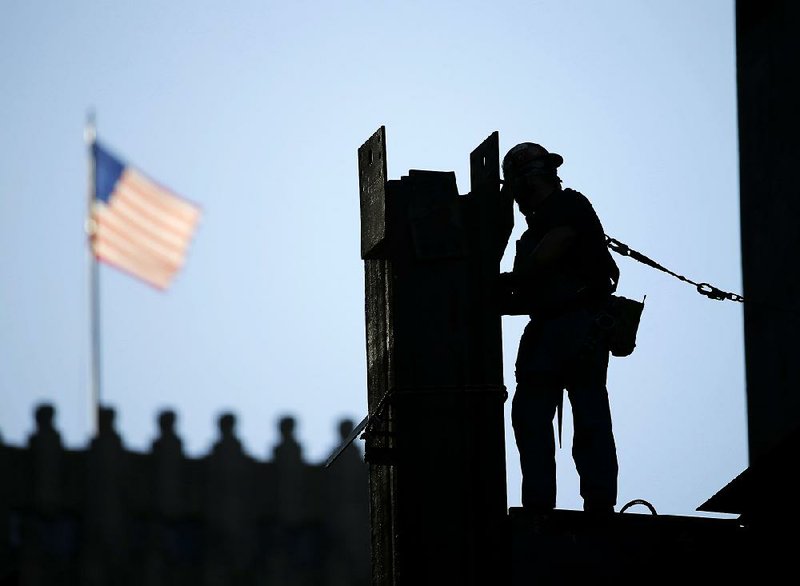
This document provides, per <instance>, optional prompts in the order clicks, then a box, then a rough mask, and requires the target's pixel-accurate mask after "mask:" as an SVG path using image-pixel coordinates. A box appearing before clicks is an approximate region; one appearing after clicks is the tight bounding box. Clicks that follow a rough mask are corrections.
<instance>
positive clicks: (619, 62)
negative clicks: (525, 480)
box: [0, 0, 748, 515]
mask: <svg viewBox="0 0 800 586" xmlns="http://www.w3.org/2000/svg"><path fill="white" fill-rule="evenodd" d="M0 10H1V12H0V15H1V16H0V84H2V91H0V128H2V132H0V274H2V278H3V280H2V284H1V285H0V436H1V437H2V441H3V442H5V443H10V444H24V443H25V442H26V441H27V437H28V434H29V433H31V431H32V430H33V426H34V423H33V417H32V414H33V410H34V408H35V406H36V405H37V404H38V403H40V402H42V401H49V402H52V403H53V404H54V405H55V407H56V424H57V427H58V429H59V430H60V431H61V433H62V437H63V439H64V442H65V444H66V445H67V446H69V447H72V448H81V447H83V446H85V445H86V444H87V442H88V440H89V437H90V431H91V419H90V394H89V388H90V357H91V355H90V339H89V301H88V292H89V288H88V287H89V286H88V281H89V280H88V267H89V259H88V254H87V246H86V237H85V233H84V221H85V214H86V194H87V165H88V157H87V151H86V148H85V145H84V142H83V126H84V123H85V120H86V116H87V112H88V111H89V110H90V109H94V111H95V113H96V119H97V132H98V137H99V138H100V140H101V141H103V142H104V143H105V144H107V145H108V146H110V147H111V148H112V149H114V150H115V151H116V152H117V153H118V154H119V155H120V156H122V157H123V158H125V159H126V160H127V161H128V162H129V163H130V164H132V165H135V166H137V167H138V168H140V169H142V170H143V171H144V172H145V173H147V174H149V175H150V176H152V177H154V178H155V179H157V180H158V181H160V182H162V183H164V184H166V185H167V186H169V187H170V188H172V189H173V190H175V191H176V192H178V193H179V194H181V195H183V196H185V197H187V198H189V199H191V200H192V201H195V202H198V203H199V204H200V205H201V206H202V208H203V219H202V222H201V224H200V227H199V229H198V231H197V233H196V235H195V238H194V240H193V243H192V247H191V249H190V252H189V255H188V259H187V263H186V266H185V267H184V269H183V271H182V272H181V273H180V274H179V275H178V277H177V278H176V280H175V282H174V283H173V285H172V287H171V288H170V289H169V290H168V291H167V292H164V293H162V292H159V291H157V290H156V289H154V288H151V287H149V286H147V285H145V284H143V283H141V282H139V281H137V280H135V279H133V278H131V277H130V276H128V275H126V274H123V273H120V272H118V271H116V270H114V269H113V268H111V267H107V266H103V267H102V268H101V271H100V273H101V275H100V281H101V284H100V295H101V324H100V325H101V341H102V377H103V378H102V400H103V402H104V403H105V404H107V405H109V406H112V407H114V408H115V409H116V412H117V419H116V424H117V429H118V430H119V432H120V434H121V435H122V438H123V441H124V443H125V445H126V446H127V447H128V448H129V449H133V450H146V449H148V448H149V445H150V442H151V441H152V440H153V439H154V437H155V435H156V430H157V425H156V415H157V413H158V411H159V410H161V409H163V408H165V407H170V408H173V409H175V410H176V411H177V413H178V421H177V428H178V431H179V433H180V435H181V436H182V438H183V440H184V445H185V448H186V450H187V452H188V453H189V454H192V455H201V454H204V453H206V451H207V450H208V448H209V447H210V445H211V444H212V443H213V442H214V441H215V439H216V437H217V431H216V419H217V417H218V416H219V415H220V414H221V413H222V412H223V411H226V410H230V411H232V412H234V413H235V414H236V416H237V433H238V435H239V436H240V438H241V439H242V442H243V444H244V447H245V449H246V450H247V451H248V453H250V454H251V455H252V456H254V457H257V458H260V459H268V458H269V457H270V456H271V454H272V448H273V446H274V445H275V444H276V443H277V440H278V432H277V428H276V425H277V421H278V419H279V418H280V417H281V416H283V415H285V414H291V415H294V416H295V417H297V420H298V427H297V436H298V439H299V441H300V442H301V443H302V445H303V448H304V457H305V458H306V459H307V460H308V461H310V462H322V461H324V460H325V458H326V457H327V456H328V454H329V452H330V451H331V450H332V449H333V448H334V447H335V445H336V444H337V442H338V432H337V425H338V421H339V420H340V419H341V418H345V417H346V418H350V419H353V420H355V421H356V422H357V421H359V420H360V419H361V418H362V417H363V416H364V415H365V413H366V397H367V390H366V356H365V326H364V276H363V261H362V260H361V258H360V232H359V225H360V218H359V213H360V212H359V192H358V170H357V160H356V151H357V149H358V147H359V146H360V145H361V144H362V143H363V142H364V141H365V140H366V139H367V138H368V137H369V136H370V135H371V134H372V133H373V132H374V131H375V130H376V129H377V128H379V127H380V126H381V125H385V126H386V134H387V151H388V171H389V178H390V179H397V178H399V177H400V176H401V175H404V174H406V173H407V171H408V170H409V169H431V170H439V171H455V173H456V177H457V180H458V185H459V190H460V192H461V193H466V192H468V191H469V153H470V151H471V150H473V149H474V148H475V147H476V146H478V145H479V144H480V143H481V142H482V141H483V140H484V139H485V138H486V137H487V136H489V135H490V134H491V133H492V132H494V131H498V132H499V136H500V149H501V153H504V152H505V151H507V150H508V149H509V148H511V147H512V146H513V145H515V144H516V143H518V142H523V141H532V142H537V143H540V144H542V145H544V146H545V147H546V148H548V149H549V150H551V151H555V152H558V153H560V154H561V155H562V156H563V157H564V160H565V162H564V165H563V166H562V167H561V177H562V179H563V180H564V185H565V186H567V187H572V188H574V189H577V190H579V191H581V192H583V193H584V194H585V195H586V196H587V197H589V199H590V200H591V201H592V203H593V205H594V207H595V209H596V210H597V212H598V215H599V216H600V218H601V220H602V222H603V224H604V227H605V230H606V233H607V234H609V235H611V236H613V237H615V238H617V239H619V240H621V241H622V242H625V243H626V244H629V245H630V246H632V247H633V248H635V249H637V250H640V251H642V252H643V253H645V254H646V255H648V256H650V257H651V258H653V259H655V260H657V261H659V262H660V263H662V264H663V265H665V266H666V267H668V268H670V269H672V270H674V271H675V272H678V273H680V274H683V275H686V276H687V277H689V278H691V279H693V280H696V281H707V282H709V283H712V284H714V285H716V286H718V287H720V288H722V289H724V290H726V291H734V292H741V267H740V243H739V199H738V198H739V186H738V153H737V126H736V61H735V37H734V4H733V2H732V1H730V0H704V1H703V2H697V1H693V0H678V1H672V2H665V1H654V0H625V1H623V0H616V1H606V2H595V1H592V0H558V1H556V0H545V1H538V2H531V1H518V2H514V1H507V0H499V1H496V2H486V1H483V2H472V1H465V0H460V1H457V2H456V1H453V2H451V1H440V2H422V1H404V2H355V1H340V2H321V1H317V2H310V1H307V0H305V1H304V0H301V1H295V2H273V1H265V0H241V1H237V2H229V3H220V2H207V1H203V2H198V1H192V2H189V1H186V0H183V1H176V2H163V1H154V0H139V1H137V2H126V3H118V2H117V3H103V2H90V1H78V0H75V1H71V2H43V1H38V0H37V1H27V0H7V1H5V2H3V4H2V8H1V9H0ZM523 229H524V220H523V218H522V217H521V216H520V215H519V214H517V216H516V225H515V230H514V234H513V235H512V241H511V243H510V245H509V247H508V250H507V254H506V256H505V258H504V259H503V263H502V266H503V269H504V270H509V269H510V266H511V260H512V255H513V251H514V246H513V241H514V240H515V239H516V238H518V237H519V235H520V234H521V232H522V230H523ZM615 259H616V260H617V262H618V264H619V266H620V269H621V271H622V278H621V284H620V288H619V293H620V294H622V295H625V296H628V297H634V298H638V299H641V298H642V297H643V296H644V295H646V296H647V303H646V308H645V311H644V315H643V319H642V325H641V329H640V332H639V344H638V347H637V349H636V351H635V352H634V353H633V355H631V356H630V357H627V358H612V360H611V364H610V369H609V393H610V397H611V408H612V416H613V419H614V430H615V435H616V441H617V446H618V450H619V460H620V477H619V485H620V495H619V502H618V507H620V506H622V505H623V504H625V503H627V502H629V501H631V500H633V499H639V498H641V499H645V500H647V501H648V502H650V503H652V504H653V506H654V507H655V508H656V509H657V511H658V512H659V513H660V514H680V515H697V514H699V513H697V512H696V511H695V509H696V507H698V506H699V505H700V504H702V503H703V502H704V501H705V500H706V499H708V498H709V497H710V496H711V495H712V494H714V493H715V492H716V491H717V490H719V489H720V488H722V487H723V486H724V485H725V484H727V483H728V482H729V481H730V480H731V479H733V477H735V476H736V475H737V474H739V473H740V472H741V471H742V470H744V469H745V468H746V467H747V463H748V455H747V439H746V438H747V428H746V413H745V385H744V345H743V324H742V306H741V304H737V303H733V302H730V301H724V302H721V301H712V300H709V299H706V298H705V297H702V296H700V295H698V294H697V293H696V292H695V291H694V289H693V288H692V287H691V286H689V285H687V284H685V283H682V282H680V281H678V280H676V279H674V278H672V277H670V276H668V275H666V274H664V273H661V272H658V271H655V270H653V269H651V268H648V267H646V266H643V265H640V264H637V263H635V262H634V261H632V260H631V259H628V258H623V257H619V256H617V257H615ZM525 323H526V318H524V317H504V318H503V328H504V334H503V336H504V357H505V367H504V369H505V370H504V372H505V384H506V385H507V387H508V389H509V393H510V394H511V395H513V391H514V373H513V365H514V357H515V353H516V346H517V342H518V340H519V336H520V334H521V332H522V329H523V327H524V325H525ZM510 408H511V401H510V399H509V401H507V403H506V435H507V467H508V504H509V506H519V503H520V486H519V485H520V473H519V463H518V455H517V451H516V447H515V445H514V439H513V434H512V431H511V425H510ZM564 422H565V428H564V445H563V447H562V448H561V449H560V450H559V452H558V471H559V472H558V473H559V476H558V479H559V493H558V506H559V507H561V508H567V509H579V508H580V507H581V500H580V497H579V495H578V482H577V475H576V473H575V469H574V465H573V463H572V459H571V454H570V448H571V439H570V438H571V433H572V427H571V414H570V412H569V407H568V403H567V404H566V412H565V419H564ZM358 443H359V445H360V444H361V442H360V441H359V442H358Z"/></svg>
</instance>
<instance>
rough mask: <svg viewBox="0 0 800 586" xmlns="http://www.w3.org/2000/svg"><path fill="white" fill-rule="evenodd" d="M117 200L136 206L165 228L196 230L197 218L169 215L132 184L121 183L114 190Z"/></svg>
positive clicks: (181, 231) (184, 230) (185, 231)
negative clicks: (188, 218)
mask: <svg viewBox="0 0 800 586" xmlns="http://www.w3.org/2000/svg"><path fill="white" fill-rule="evenodd" d="M114 194H115V196H116V197H115V200H116V201H118V202H120V203H122V202H125V203H127V204H128V205H130V206H132V207H134V208H136V210H137V211H138V212H139V213H140V214H142V215H143V216H146V217H147V219H148V220H150V221H151V222H152V223H154V224H158V225H160V226H162V227H163V228H165V229H167V230H170V231H174V232H177V233H182V234H190V233H191V232H192V230H194V226H195V224H196V220H191V221H190V220H186V219H184V218H176V217H174V216H169V215H167V214H168V212H165V211H164V210H163V209H160V208H159V207H158V206H154V205H152V204H151V203H150V202H148V201H147V200H145V199H144V198H142V197H141V196H140V195H139V194H138V193H137V192H136V191H135V190H134V189H132V188H131V186H130V185H128V184H126V183H120V184H119V185H118V186H117V188H116V189H115V190H114Z"/></svg>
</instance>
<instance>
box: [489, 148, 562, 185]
mask: <svg viewBox="0 0 800 586" xmlns="http://www.w3.org/2000/svg"><path fill="white" fill-rule="evenodd" d="M563 162H564V158H563V157H562V156H561V155H559V154H557V153H551V152H548V150H547V149H546V148H544V147H543V146H542V145H538V144H536V143H533V142H522V143H520V144H518V145H517V146H515V147H514V148H512V149H511V150H510V151H508V153H506V156H505V157H503V178H505V179H506V180H508V179H518V178H520V177H524V176H526V175H552V174H555V171H556V169H557V168H558V167H560V166H561V164H562V163H563Z"/></svg>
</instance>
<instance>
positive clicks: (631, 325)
mask: <svg viewBox="0 0 800 586" xmlns="http://www.w3.org/2000/svg"><path fill="white" fill-rule="evenodd" d="M646 297H647V296H645V298H646ZM642 311H644V299H642V300H641V301H636V300H635V299H628V298H627V297H622V296H619V295H611V297H610V298H609V301H608V304H607V305H606V307H605V308H604V309H603V310H602V311H600V312H599V313H598V314H597V316H596V317H595V326H596V327H597V328H598V329H599V330H600V331H601V332H602V333H603V334H604V337H605V339H606V341H607V342H608V348H609V350H610V351H611V354H612V355H613V356H620V357H622V356H630V355H631V354H632V353H633V350H634V349H635V348H636V334H637V333H638V331H639V322H640V320H641V317H642Z"/></svg>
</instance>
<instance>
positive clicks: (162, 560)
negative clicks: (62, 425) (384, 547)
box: [0, 405, 369, 586]
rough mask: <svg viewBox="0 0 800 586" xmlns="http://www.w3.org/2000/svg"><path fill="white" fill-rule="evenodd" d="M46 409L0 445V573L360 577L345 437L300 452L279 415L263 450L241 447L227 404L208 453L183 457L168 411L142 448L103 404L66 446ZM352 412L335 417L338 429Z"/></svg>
mask: <svg viewBox="0 0 800 586" xmlns="http://www.w3.org/2000/svg"><path fill="white" fill-rule="evenodd" d="M54 414H55V412H54V409H53V407H52V406H50V405H41V406H39V407H38V408H37V409H36V424H37V427H36V431H35V432H34V433H33V434H32V435H31V436H30V438H29V441H28V445H27V446H24V447H16V446H6V445H0V478H1V479H2V482H0V527H2V528H3V530H2V531H1V532H0V584H2V585H3V586H5V585H7V584H8V585H11V584H13V585H15V586H16V585H18V584H19V585H26V586H27V585H31V586H37V585H47V586H54V585H70V586H88V585H94V584H97V585H102V586H108V585H117V584H119V585H129V584H130V585H137V586H139V585H142V586H145V585H156V584H170V585H172V586H180V585H184V584H185V585H189V584H191V585H193V586H194V585H198V584H207V585H216V584H220V585H226V586H227V585H240V584H241V585H253V586H255V585H256V584H285V585H288V586H292V585H304V586H305V585H320V586H328V585H330V586H344V585H366V584H368V583H369V521H368V519H369V507H368V492H367V470H366V466H365V465H364V462H363V460H362V456H361V453H360V452H359V450H358V448H357V447H356V446H353V445H350V446H348V448H347V449H346V450H345V451H344V452H343V453H342V454H341V456H340V458H339V460H338V461H337V464H336V466H333V467H331V468H329V469H326V468H324V467H323V466H321V465H318V464H309V463H307V462H305V461H304V460H303V458H302V453H301V452H302V450H301V446H300V444H299V443H298V442H297V439H296V438H295V437H294V419H293V418H291V417H285V418H283V419H282V420H281V421H280V424H279V425H280V431H281V439H280V441H279V443H278V444H277V445H276V446H275V447H274V455H273V458H272V460H269V461H261V460H257V459H255V458H253V457H251V456H250V455H248V454H246V453H245V451H244V450H243V448H242V445H241V442H240V441H239V439H238V438H237V436H236V418H235V416H234V415H233V414H232V413H224V414H222V415H221V416H220V417H219V420H218V430H219V437H218V439H217V441H216V442H215V443H214V445H213V448H212V450H211V453H209V454H208V455H206V456H204V457H199V458H191V457H187V456H186V455H185V454H184V452H183V448H182V444H181V439H180V437H178V435H177V434H176V432H175V421H176V415H175V413H174V412H172V411H164V412H162V413H160V414H159V416H158V424H159V429H160V433H159V436H158V437H157V438H156V439H155V440H154V441H153V443H152V447H151V450H150V452H149V453H139V452H134V451H131V450H128V449H126V448H125V446H124V445H123V442H122V438H121V437H120V436H119V434H118V433H117V432H116V430H115V429H114V411H113V410H111V409H108V408H103V409H101V410H100V413H99V415H100V417H99V424H100V425H99V432H98V434H97V436H96V437H94V438H93V439H92V440H91V443H90V445H89V446H88V447H87V449H85V450H71V449H65V448H64V447H63V445H62V442H61V438H60V435H59V433H58V430H57V429H56V428H55V425H54ZM352 427H353V424H352V422H351V421H349V420H344V421H341V422H340V423H339V432H340V433H345V432H347V433H349V431H350V430H352Z"/></svg>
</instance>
